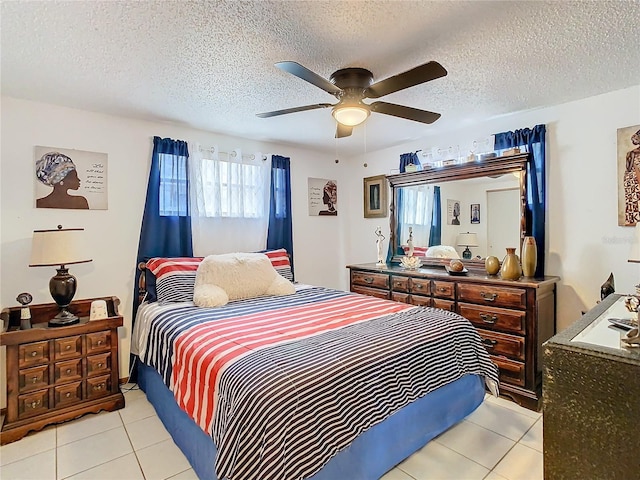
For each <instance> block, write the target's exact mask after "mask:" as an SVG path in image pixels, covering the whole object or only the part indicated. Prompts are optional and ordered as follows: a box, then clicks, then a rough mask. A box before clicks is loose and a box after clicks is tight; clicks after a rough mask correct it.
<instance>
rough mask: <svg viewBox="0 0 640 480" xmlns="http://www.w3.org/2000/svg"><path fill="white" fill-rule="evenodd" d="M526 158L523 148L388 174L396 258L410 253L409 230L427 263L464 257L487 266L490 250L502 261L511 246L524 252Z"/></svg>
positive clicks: (467, 261) (478, 265)
mask: <svg viewBox="0 0 640 480" xmlns="http://www.w3.org/2000/svg"><path fill="white" fill-rule="evenodd" d="M527 159H528V154H527V153H522V154H518V155H510V156H503V157H496V158H491V159H486V160H483V161H478V162H468V163H463V164H457V165H451V166H446V167H439V168H427V169H424V170H422V171H419V172H412V173H400V174H396V175H388V176H387V179H388V180H389V184H390V186H391V206H390V230H391V236H390V242H391V243H390V245H391V246H392V249H393V250H392V251H393V252H394V255H393V257H392V262H393V263H396V262H400V260H401V258H402V256H403V255H405V254H406V253H407V250H408V248H407V240H408V238H409V235H411V237H412V241H413V245H414V255H417V256H421V259H422V264H423V265H425V266H434V265H445V264H448V263H449V262H450V261H451V258H456V257H458V256H459V257H460V258H462V259H463V262H464V264H465V266H467V267H471V268H474V269H484V259H485V258H486V257H487V256H489V255H493V256H496V257H498V258H499V259H500V260H502V258H503V257H504V255H505V253H506V248H507V247H515V248H516V251H517V252H518V253H519V251H520V248H521V244H522V239H523V238H524V237H525V236H526V235H528V234H529V232H527V231H526V225H528V223H527V208H526V198H527V197H526V185H527V178H526V175H527V169H526V166H527ZM435 187H439V201H440V205H437V196H435V195H434V193H435V191H436V188H435ZM434 209H435V212H434ZM438 217H439V222H438ZM434 223H435V225H437V224H438V223H439V226H440V242H438V245H439V246H437V247H433V248H431V249H430V250H429V252H428V255H429V256H424V255H425V254H426V253H427V250H428V249H429V243H433V242H430V237H431V235H434V234H436V235H437V233H436V231H437V228H436V231H434V229H432V224H434Z"/></svg>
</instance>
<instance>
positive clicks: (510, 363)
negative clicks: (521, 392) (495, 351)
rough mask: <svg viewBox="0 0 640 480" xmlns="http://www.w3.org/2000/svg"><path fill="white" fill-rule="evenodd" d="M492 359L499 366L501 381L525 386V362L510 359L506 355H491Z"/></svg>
mask: <svg viewBox="0 0 640 480" xmlns="http://www.w3.org/2000/svg"><path fill="white" fill-rule="evenodd" d="M489 357H490V358H491V361H492V362H493V363H495V364H496V365H497V366H498V370H499V375H500V382H501V383H502V382H504V383H511V384H513V385H519V386H521V387H524V363H522V362H516V361H514V360H509V359H508V358H505V357H496V356H495V355H489Z"/></svg>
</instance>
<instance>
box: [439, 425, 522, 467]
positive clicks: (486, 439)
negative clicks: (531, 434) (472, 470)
mask: <svg viewBox="0 0 640 480" xmlns="http://www.w3.org/2000/svg"><path fill="white" fill-rule="evenodd" d="M434 441H436V442H438V443H440V444H442V445H444V446H445V447H449V448H450V449H451V450H454V451H456V452H458V453H459V454H461V455H464V456H465V457H467V458H469V459H471V460H473V461H474V462H477V463H479V464H480V465H482V466H484V467H487V468H488V469H489V470H491V469H492V468H493V467H494V466H495V465H496V464H497V463H498V462H499V461H500V459H501V458H502V457H503V456H504V455H505V454H506V453H507V452H508V451H509V449H510V448H511V447H513V445H514V444H515V442H514V441H513V440H510V439H508V438H506V437H503V436H502V435H498V434H497V433H495V432H492V431H491V430H487V429H486V428H483V427H480V426H479V425H476V424H475V423H471V422H467V421H466V420H465V421H463V422H460V423H459V424H457V425H456V426H454V427H453V428H451V429H449V430H447V431H446V432H445V433H443V434H442V435H440V436H439V437H437V438H436V439H435V440H434Z"/></svg>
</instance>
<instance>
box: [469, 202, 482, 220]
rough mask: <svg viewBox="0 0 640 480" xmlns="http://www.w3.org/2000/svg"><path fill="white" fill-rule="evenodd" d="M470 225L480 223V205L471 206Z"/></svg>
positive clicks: (473, 204)
mask: <svg viewBox="0 0 640 480" xmlns="http://www.w3.org/2000/svg"><path fill="white" fill-rule="evenodd" d="M471 223H480V204H479V203H472V204H471Z"/></svg>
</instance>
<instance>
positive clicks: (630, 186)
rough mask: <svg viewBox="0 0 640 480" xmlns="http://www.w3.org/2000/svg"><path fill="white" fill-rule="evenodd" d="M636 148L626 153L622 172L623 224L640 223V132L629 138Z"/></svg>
mask: <svg viewBox="0 0 640 480" xmlns="http://www.w3.org/2000/svg"><path fill="white" fill-rule="evenodd" d="M631 143H633V144H634V145H635V146H636V148H634V149H633V150H629V151H628V152H627V158H626V168H625V171H624V205H625V206H624V223H625V225H635V224H636V223H640V130H638V131H637V132H636V133H634V134H633V135H632V136H631Z"/></svg>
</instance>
